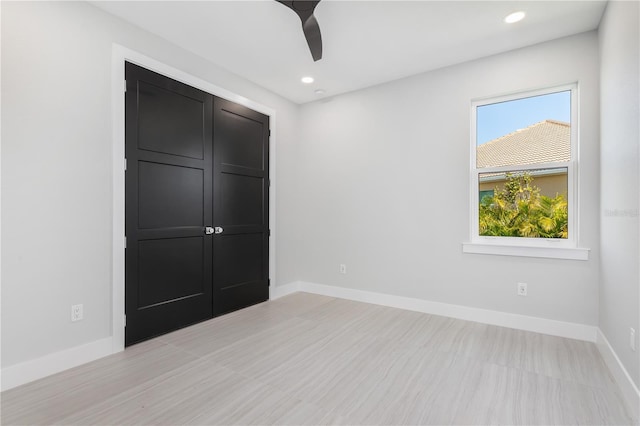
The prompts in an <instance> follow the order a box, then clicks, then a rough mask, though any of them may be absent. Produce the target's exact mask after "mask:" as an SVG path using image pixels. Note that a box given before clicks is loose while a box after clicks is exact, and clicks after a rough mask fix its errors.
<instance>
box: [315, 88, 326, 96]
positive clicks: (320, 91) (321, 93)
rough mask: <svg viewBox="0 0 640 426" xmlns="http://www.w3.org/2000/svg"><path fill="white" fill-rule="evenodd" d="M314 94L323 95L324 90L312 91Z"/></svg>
mask: <svg viewBox="0 0 640 426" xmlns="http://www.w3.org/2000/svg"><path fill="white" fill-rule="evenodd" d="M314 93H315V94H316V95H324V90H322V89H316V90H315V91H314Z"/></svg>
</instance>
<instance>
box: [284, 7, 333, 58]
mask: <svg viewBox="0 0 640 426" xmlns="http://www.w3.org/2000/svg"><path fill="white" fill-rule="evenodd" d="M276 1H277V2H278V3H281V4H283V5H285V6H287V7H288V8H289V9H291V10H293V11H294V12H295V13H296V14H297V15H298V16H299V17H300V20H301V21H302V31H303V32H304V36H305V38H306V39H307V44H308V45H309V50H311V56H312V57H313V60H314V61H319V60H320V59H322V36H321V35H320V26H319V25H318V21H317V19H316V17H315V16H314V15H313V11H314V10H315V8H316V6H317V5H318V3H320V0H306V1H305V0H276Z"/></svg>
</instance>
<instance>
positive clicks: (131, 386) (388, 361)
mask: <svg viewBox="0 0 640 426" xmlns="http://www.w3.org/2000/svg"><path fill="white" fill-rule="evenodd" d="M0 397H1V407H2V414H1V420H2V424H6V425H13V424H24V425H35V424H83V425H96V424H109V425H115V424H118V425H120V424H162V425H174V424H201V425H204V424H224V425H236V424H237V425H249V424H259V425H263V424H281V425H316V424H337V425H340V424H349V425H360V424H366V425H418V424H528V425H529V424H545V425H551V424H557V425H560V424H561V425H569V424H594V425H603V424H616V425H626V424H634V419H632V418H630V417H629V413H628V412H627V411H626V409H625V406H624V404H623V402H622V396H621V394H620V391H619V390H618V388H617V387H616V385H615V384H614V381H613V378H612V376H611V375H610V373H609V372H608V370H607V367H606V366H605V364H604V362H603V360H602V359H601V357H600V354H599V353H598V350H597V348H596V347H595V345H594V344H592V343H587V342H582V341H577V340H571V339H564V338H559V337H553V336H547V335H542V334H537V333H530V332H524V331H518V330H512V329H508V328H502V327H495V326H490V325H484V324H478V323H473V322H468V321H461V320H455V319H450V318H444V317H438V316H434V315H427V314H421V313H417V312H411V311H404V310H401V309H394V308H387V307H382V306H377V305H370V304H365V303H358V302H352V301H347V300H342V299H335V298H330V297H325V296H318V295H312V294H307V293H296V294H292V295H290V296H287V297H283V298H281V299H277V300H274V301H269V302H265V303H263V304H260V305H256V306H253V307H250V308H247V309H244V310H242V311H238V312H235V313H232V314H229V315H226V316H223V317H219V318H215V319H213V320H210V321H207V322H204V323H200V324H197V325H195V326H192V327H189V328H186V329H183V330H180V331H176V332H174V333H171V334H168V335H165V336H162V337H160V338H157V339H154V340H151V341H147V342H144V343H141V344H138V345H135V346H133V347H130V348H128V349H127V350H125V351H124V352H122V353H118V354H115V355H112V356H109V357H106V358H103V359H100V360H97V361H94V362H92V363H89V364H86V365H82V366H80V367H77V368H74V369H71V370H68V371H65V372H62V373H60V374H56V375H54V376H51V377H48V378H45V379H42V380H39V381H36V382H33V383H30V384H27V385H24V386H21V387H18V388H15V389H12V390H9V391H6V392H3V393H2V394H1V395H0ZM635 420H636V421H637V419H635Z"/></svg>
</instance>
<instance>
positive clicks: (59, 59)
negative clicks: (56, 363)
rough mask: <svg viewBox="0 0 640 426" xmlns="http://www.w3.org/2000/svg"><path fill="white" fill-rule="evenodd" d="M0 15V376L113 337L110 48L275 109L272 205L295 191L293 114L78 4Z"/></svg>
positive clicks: (289, 263) (258, 91) (8, 9)
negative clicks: (77, 308)
mask: <svg viewBox="0 0 640 426" xmlns="http://www.w3.org/2000/svg"><path fill="white" fill-rule="evenodd" d="M1 7H2V248H3V250H2V367H3V368H5V367H7V366H12V365H14V364H17V363H22V362H25V361H27V360H32V359H34V358H38V357H41V356H44V355H48V354H51V353H53V352H56V351H61V350H64V349H68V348H73V347H76V346H78V345H81V344H84V343H88V342H92V341H96V340H99V339H102V338H105V337H108V336H110V335H111V283H112V277H111V274H112V272H111V267H112V259H111V250H112V247H111V233H112V213H111V209H112V185H111V182H112V167H113V166H112V161H111V150H112V145H111V144H112V139H111V55H112V44H113V43H118V44H120V45H123V46H125V47H127V48H129V49H132V50H135V51H138V52H140V53H142V54H144V55H147V56H149V57H152V58H154V59H156V60H158V61H160V62H163V63H165V64H167V65H170V66H172V67H174V68H177V69H180V70H182V71H184V72H187V73H189V74H192V75H194V76H196V77H198V78H200V79H203V80H205V81H208V82H211V83H212V84H215V85H217V86H219V87H223V88H225V89H227V90H230V91H232V92H235V93H236V94H238V95H241V96H244V97H246V98H249V99H251V100H253V101H256V102H258V103H261V104H263V105H265V106H267V107H270V108H272V109H274V110H276V111H277V129H276V130H277V132H276V134H277V145H276V156H277V161H278V162H279V163H280V164H282V165H283V167H282V169H280V168H278V170H277V177H276V183H277V192H278V193H277V196H278V200H286V199H287V198H289V197H291V196H292V193H293V192H294V189H293V188H295V187H294V186H293V185H294V182H295V179H294V178H293V177H292V175H293V174H294V173H295V170H296V169H295V165H294V164H289V163H291V162H292V161H293V158H292V153H295V150H294V149H291V146H292V145H294V144H295V143H296V127H295V123H296V121H297V118H296V117H297V113H298V107H297V106H296V105H294V104H292V103H290V102H288V101H285V100H283V99H282V98H280V97H278V96H276V95H274V94H272V93H271V92H268V91H266V90H265V89H262V88H260V87H258V86H256V85H254V84H252V83H250V82H248V81H246V80H244V79H242V78H240V77H238V76H235V75H233V74H231V73H229V72H227V71H226V70H224V69H221V68H220V67H218V66H216V65H214V64H212V63H210V62H207V61H205V60H204V59H202V58H199V57H197V56H195V55H193V54H191V53H189V52H186V51H184V50H182V49H180V48H178V47H176V46H174V45H172V44H170V43H168V42H166V41H165V40H162V39H160V38H158V37H155V36H153V35H151V34H149V33H146V32H144V31H142V30H141V29H139V28H137V27H134V26H131V25H129V24H127V23H125V22H123V21H121V20H119V19H117V18H115V17H113V16H111V15H109V14H107V13H105V12H103V11H101V10H99V9H97V8H95V7H94V6H92V5H89V4H87V3H84V2H62V3H57V2H38V3H35V2H15V3H14V2H2V5H1ZM212 48H215V46H212ZM279 182H282V184H280V183H279ZM279 202H280V201H278V203H279ZM277 224H278V225H281V224H282V225H286V222H285V223H283V221H282V219H281V218H277ZM278 228H280V226H278ZM281 228H282V232H278V233H277V238H278V239H280V238H284V239H285V240H287V241H289V240H291V239H293V236H292V235H291V231H290V229H288V228H287V226H282V227H281ZM277 245H278V246H282V245H283V244H279V243H277ZM293 255H294V253H292V252H288V251H285V252H284V253H282V255H278V256H277V261H278V272H279V275H280V276H279V277H278V281H279V280H280V277H282V278H281V279H283V280H285V281H284V282H289V281H291V280H295V279H297V278H298V277H297V275H296V273H295V265H296V262H295V261H293V260H291V259H289V258H288V256H293ZM278 281H276V283H273V284H277V282H278ZM76 303H83V304H84V315H85V319H84V321H81V322H76V323H71V322H70V306H71V305H72V304H76Z"/></svg>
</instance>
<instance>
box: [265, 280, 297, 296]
mask: <svg viewBox="0 0 640 426" xmlns="http://www.w3.org/2000/svg"><path fill="white" fill-rule="evenodd" d="M299 287H300V281H295V282H292V283H289V284H284V285H280V286H277V287H269V299H270V300H274V299H278V298H280V297H284V296H287V295H289V294H291V293H295V292H297V291H300V289H299Z"/></svg>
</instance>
